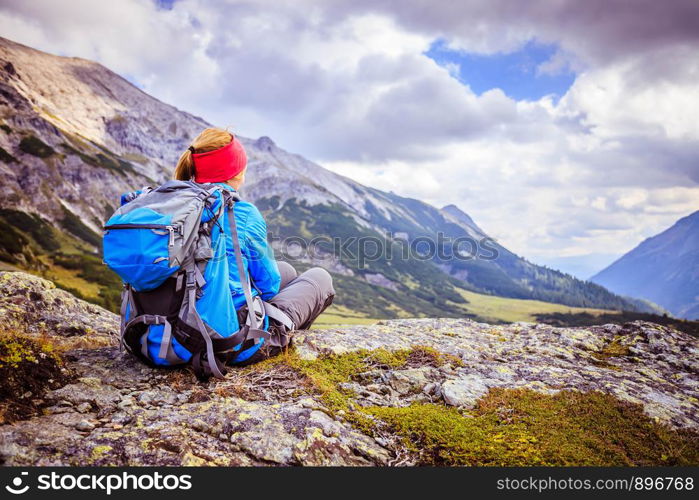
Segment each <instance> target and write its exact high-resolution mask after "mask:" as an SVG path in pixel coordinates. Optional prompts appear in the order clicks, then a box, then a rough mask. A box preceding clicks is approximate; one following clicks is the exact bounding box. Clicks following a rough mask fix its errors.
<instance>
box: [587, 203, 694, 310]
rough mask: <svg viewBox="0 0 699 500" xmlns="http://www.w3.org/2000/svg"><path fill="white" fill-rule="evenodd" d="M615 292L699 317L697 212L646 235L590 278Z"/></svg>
mask: <svg viewBox="0 0 699 500" xmlns="http://www.w3.org/2000/svg"><path fill="white" fill-rule="evenodd" d="M591 280H592V281H594V282H595V283H599V284H600V285H602V286H605V287H607V288H609V289H610V290H613V291H614V292H616V293H620V294H624V295H629V296H632V297H640V298H644V299H648V300H651V301H653V302H655V303H656V304H660V305H661V306H663V307H665V308H666V309H668V310H669V311H670V312H671V313H672V314H674V315H675V316H677V317H679V318H688V319H699V212H694V213H693V214H691V215H688V216H687V217H683V218H682V219H680V220H678V221H677V222H676V223H675V224H674V225H673V226H672V227H670V228H668V229H666V230H665V231H663V232H662V233H660V234H657V235H655V236H653V237H652V238H648V239H646V240H645V241H643V242H642V243H641V244H640V245H638V246H637V247H636V248H634V249H633V250H631V251H630V252H628V253H627V254H625V255H623V256H622V257H621V258H619V259H618V260H617V261H615V262H614V263H612V264H611V265H610V266H609V267H607V268H605V269H603V270H602V271H600V272H599V273H597V274H596V275H595V276H593V277H592V278H591Z"/></svg>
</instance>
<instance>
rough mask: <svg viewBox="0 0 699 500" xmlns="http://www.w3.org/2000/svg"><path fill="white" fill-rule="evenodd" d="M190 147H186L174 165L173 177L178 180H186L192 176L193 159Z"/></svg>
mask: <svg viewBox="0 0 699 500" xmlns="http://www.w3.org/2000/svg"><path fill="white" fill-rule="evenodd" d="M192 149H193V148H187V149H185V150H184V153H182V154H181V155H180V159H179V160H178V161H177V166H176V167H175V179H177V180H178V181H188V180H191V179H193V178H194V160H193V159H192Z"/></svg>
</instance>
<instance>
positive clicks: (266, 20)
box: [0, 0, 699, 260]
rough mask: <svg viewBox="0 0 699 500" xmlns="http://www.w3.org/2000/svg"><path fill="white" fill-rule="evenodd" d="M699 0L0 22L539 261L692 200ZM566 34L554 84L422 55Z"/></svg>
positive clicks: (18, 9) (677, 211)
mask: <svg viewBox="0 0 699 500" xmlns="http://www.w3.org/2000/svg"><path fill="white" fill-rule="evenodd" d="M696 6H697V4H696V2H691V1H687V2H685V1H677V2H673V8H671V7H669V6H668V5H667V4H664V3H662V2H657V1H644V2H642V3H641V4H639V3H638V2H633V3H630V2H608V1H606V0H605V1H603V0H591V1H589V2H578V1H573V0H570V1H562V2H555V3H550V2H546V3H534V2H531V3H527V4H526V6H523V4H522V5H520V3H519V2H506V1H500V0H494V1H492V2H442V3H434V2H426V1H419V0H406V1H405V2H400V3H396V2H389V1H381V0H372V1H365V0H355V1H353V2H349V1H340V0H337V1H328V2H325V1H324V2H313V1H310V0H302V1H298V2H293V3H285V2H271V1H257V2H256V1H238V2H215V3H213V2H204V1H203V0H180V1H177V2H176V3H175V4H174V6H173V8H172V10H167V11H166V10H159V9H157V8H156V6H155V3H151V2H139V1H136V0H123V1H120V2H99V3H97V2H92V1H89V0H75V1H71V2H60V1H48V0H45V1H33V2H24V1H19V0H17V1H13V2H10V1H5V2H4V3H3V6H2V7H0V22H1V23H2V25H3V31H4V36H7V37H9V38H11V39H14V40H16V41H19V42H22V43H26V44H28V45H31V46H35V47H37V48H40V49H42V50H47V51H49V52H54V53H56V52H58V53H61V54H66V55H77V56H82V57H86V58H90V59H96V60H98V61H100V62H102V63H103V64H105V65H106V66H108V67H110V68H111V69H113V70H115V71H117V72H119V73H121V74H123V75H125V76H126V77H128V78H130V79H132V80H133V81H136V82H138V83H139V84H140V85H141V86H142V87H143V88H144V90H146V91H147V92H149V93H152V94H153V95H155V96H156V97H158V98H160V99H162V100H164V101H166V102H170V103H172V104H175V105H177V106H178V107H180V108H181V109H185V110H187V111H190V112H193V113H195V114H199V115H201V116H203V117H204V118H206V119H208V120H209V121H212V122H214V123H217V124H220V125H224V126H226V125H232V126H233V127H234V128H235V129H236V130H238V131H239V132H240V133H242V134H244V135H249V136H253V137H254V136H258V135H269V136H271V137H273V138H274V139H275V141H276V142H277V143H278V144H280V145H281V146H282V147H285V148H287V149H290V150H292V151H296V152H299V153H301V154H303V155H305V156H307V157H309V158H311V159H314V160H320V161H321V163H323V164H324V165H326V166H329V167H330V168H332V169H333V170H336V171H338V172H341V173H343V174H345V175H348V176H350V177H352V178H355V179H357V180H358V181H360V182H363V183H366V184H369V185H372V186H375V187H378V188H381V189H385V190H394V191H395V192H397V193H398V194H401V195H407V196H414V197H417V198H421V199H425V200H426V201H430V202H432V203H434V204H436V205H438V206H441V205H444V204H448V203H456V204H457V205H458V206H460V207H461V208H462V209H464V210H465V211H467V212H469V213H470V214H471V215H472V216H473V217H474V218H475V220H476V221H477V222H478V223H479V225H481V226H482V227H483V228H484V229H485V230H486V231H489V232H490V233H492V234H493V235H494V236H496V237H498V238H500V240H501V242H502V243H503V244H505V245H506V246H508V247H511V248H512V249H513V250H514V251H516V252H519V253H521V254H524V255H525V256H527V257H530V258H532V259H533V260H536V259H537V258H542V259H543V258H546V259H551V258H554V257H558V256H569V255H584V254H592V253H605V254H610V253H620V252H623V251H626V250H628V249H629V248H631V247H632V246H634V245H635V244H636V243H638V242H639V241H640V240H641V239H643V238H644V237H646V236H649V235H651V234H653V233H654V232H657V231H659V230H661V229H663V228H664V227H666V226H668V225H670V224H671V223H673V222H674V220H676V219H677V218H679V217H681V216H683V215H686V214H687V213H689V212H691V211H693V210H696V209H699V196H698V195H699V161H697V159H698V158H699V121H698V120H696V117H697V116H699V97H698V96H699V83H698V82H699V60H698V59H697V58H696V55H695V54H696V53H697V51H698V49H699V26H697V19H699V16H697V15H696V14H697V8H696ZM437 38H442V39H444V40H446V41H447V43H448V44H449V46H451V47H454V48H457V49H463V50H468V51H477V52H483V53H494V52H502V51H508V50H515V49H517V48H520V47H521V46H522V45H523V44H524V43H526V42H527V41H529V40H532V39H536V40H537V41H540V42H543V43H553V44H556V45H557V46H558V47H559V50H558V51H557V52H556V53H555V54H554V56H553V57H552V59H551V60H549V61H548V62H546V63H544V64H543V65H541V66H539V68H538V69H537V71H539V72H543V73H553V74H555V73H556V72H557V71H560V70H561V69H563V68H566V67H571V68H573V69H574V70H575V71H576V72H578V77H577V79H576V81H575V83H574V85H573V86H572V88H571V89H570V90H569V91H568V93H567V94H566V95H565V96H563V97H562V98H561V99H560V101H557V102H556V101H554V100H553V99H551V98H548V97H546V98H543V99H541V100H539V101H536V102H516V101H513V100H512V99H510V98H508V97H507V96H505V95H504V94H503V92H502V91H500V90H499V89H494V90H492V91H489V92H486V93H484V94H482V95H481V96H477V95H475V94H474V93H473V92H472V91H471V90H470V89H469V88H468V86H466V85H464V84H463V83H461V82H459V81H458V79H457V78H455V76H456V73H455V70H456V68H454V67H449V66H446V67H440V66H439V65H437V64H436V63H435V62H434V61H433V60H431V59H429V58H428V57H427V56H426V55H424V52H425V51H426V50H427V49H428V48H429V46H430V44H431V43H432V42H433V41H434V40H435V39H437Z"/></svg>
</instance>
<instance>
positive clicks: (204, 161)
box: [192, 136, 248, 184]
mask: <svg viewBox="0 0 699 500" xmlns="http://www.w3.org/2000/svg"><path fill="white" fill-rule="evenodd" d="M192 160H193V161H194V180H195V181H196V182H198V183H200V184H203V183H206V182H225V181H227V180H228V179H231V178H233V177H235V176H236V175H238V174H239V173H240V172H242V171H243V170H245V166H246V165H247V164H248V157H247V155H246V154H245V149H243V145H242V144H241V143H240V141H238V140H237V139H236V138H235V137H234V136H233V137H232V139H231V142H229V143H228V144H226V145H225V146H223V147H222V148H219V149H214V150H213V151H207V152H206V153H194V152H192Z"/></svg>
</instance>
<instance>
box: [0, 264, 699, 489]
mask: <svg viewBox="0 0 699 500" xmlns="http://www.w3.org/2000/svg"><path fill="white" fill-rule="evenodd" d="M0 285H1V286H0V324H2V325H4V326H7V328H3V330H2V331H1V332H0V360H2V362H1V363H0V379H2V381H3V383H2V384H0V464H1V465H5V466H14V467H27V466H31V465H47V464H50V465H52V466H60V465H72V466H127V465H128V466H134V465H156V466H166V465H173V466H174V465H177V466H184V465H196V466H203V465H213V466H235V465H256V466H272V465H278V466H289V465H311V466H321V465H334V466H338V465H374V466H384V465H472V466H473V465H476V466H478V465H483V466H484V465H495V466H534V465H538V466H547V465H548V466H553V465H565V466H572V465H575V466H592V465H596V466H603V465H606V466H611V465H617V466H620V465H624V466H630V465H639V466H651V465H654V466H661V465H662V466H671V465H689V466H692V465H694V466H696V465H697V464H698V463H699V434H698V433H697V431H698V430H699V387H698V386H697V383H696V373H697V370H698V369H699V362H698V360H697V358H696V356H691V355H688V353H691V352H696V349H697V339H696V338H694V337H691V336H690V335H687V334H685V333H682V332H679V331H677V330H674V329H672V328H667V327H663V326H659V325H656V324H653V323H647V322H642V321H635V322H633V323H627V324H626V325H624V326H620V325H611V324H607V325H604V326H593V327H586V328H554V327H551V326H548V325H542V324H539V325H533V324H509V325H488V324H483V323H476V322H474V321H470V320H468V319H463V318H455V319H440V320H434V319H398V320H387V321H382V322H380V323H378V324H374V325H368V326H342V327H334V328H332V329H327V330H312V331H301V332H298V333H297V334H296V336H295V337H294V346H293V348H292V349H290V350H289V352H288V353H287V354H286V355H285V356H279V357H278V358H277V359H276V360H275V362H272V363H265V364H260V365H256V366H254V367H250V368H246V369H231V370H229V372H228V374H227V376H226V378H225V379H222V380H217V379H214V380H210V381H208V382H204V383H202V382H199V381H197V380H196V378H195V377H194V376H193V375H192V373H191V372H189V371H188V370H184V369H180V370H156V369H150V368H147V367H145V366H144V365H143V364H141V363H140V362H139V361H138V360H137V359H136V358H135V357H134V356H131V355H129V354H128V353H127V352H124V351H123V350H120V349H119V347H118V341H117V338H118V335H119V318H118V316H117V315H116V314H113V313H110V312H108V311H105V310H104V309H102V308H100V307H98V306H95V305H92V304H87V303H85V302H83V301H81V300H79V299H76V298H75V297H73V296H71V295H70V294H69V293H67V292H66V291H64V290H58V289H56V287H55V286H54V284H53V283H51V282H50V281H47V280H44V279H42V278H39V277H37V276H32V275H29V274H26V273H22V272H9V273H8V272H0ZM265 491H266V492H268V489H266V490H265Z"/></svg>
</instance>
